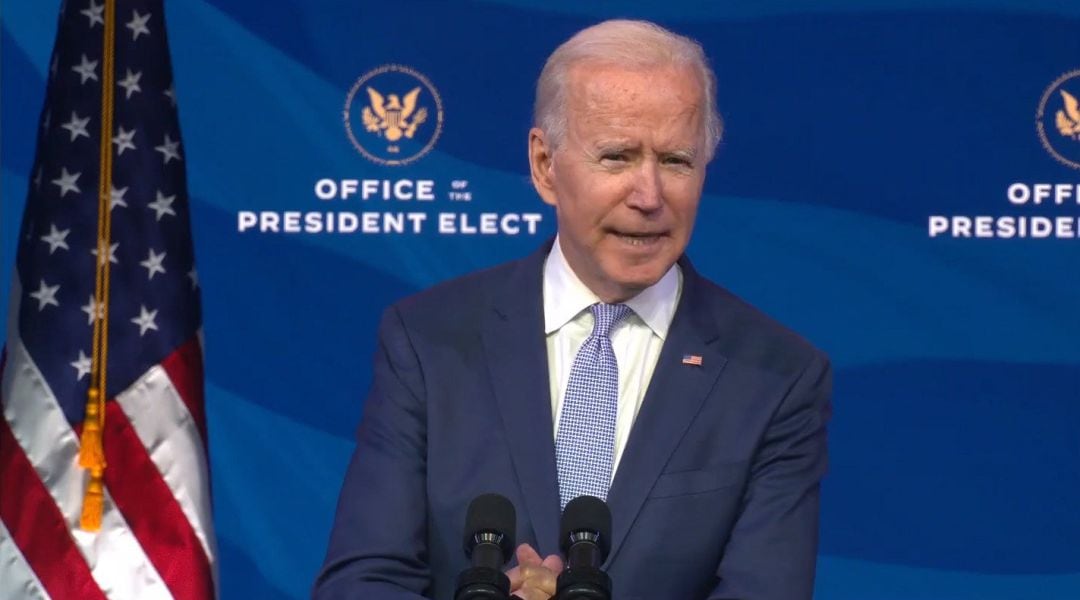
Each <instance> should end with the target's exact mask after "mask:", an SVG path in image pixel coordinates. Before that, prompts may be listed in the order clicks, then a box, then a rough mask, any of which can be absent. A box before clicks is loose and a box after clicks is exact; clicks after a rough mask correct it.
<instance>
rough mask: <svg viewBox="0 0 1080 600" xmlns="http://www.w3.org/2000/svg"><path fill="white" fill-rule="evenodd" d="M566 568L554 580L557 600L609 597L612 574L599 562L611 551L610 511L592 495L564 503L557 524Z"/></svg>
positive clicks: (585, 599) (604, 599) (601, 599)
mask: <svg viewBox="0 0 1080 600" xmlns="http://www.w3.org/2000/svg"><path fill="white" fill-rule="evenodd" d="M559 539H560V542H559V548H560V549H561V550H562V551H563V554H565V555H566V569H564V570H563V572H562V573H561V574H560V575H559V579H558V582H557V584H556V591H555V598H556V599H557V600H611V577H609V576H608V574H607V573H605V572H604V571H603V570H601V569H600V565H602V564H604V560H605V559H607V555H608V552H610V551H611V511H610V510H608V506H607V504H605V503H604V501H603V500H600V499H599V498H594V497H592V496H578V497H577V498H574V499H573V500H571V501H570V502H568V503H567V504H566V510H564V511H563V515H562V523H561V525H560V526H559Z"/></svg>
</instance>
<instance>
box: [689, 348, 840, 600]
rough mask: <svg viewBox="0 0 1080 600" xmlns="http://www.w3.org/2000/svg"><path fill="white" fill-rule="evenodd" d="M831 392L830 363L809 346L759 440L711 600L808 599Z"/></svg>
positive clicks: (823, 470) (812, 571)
mask: <svg viewBox="0 0 1080 600" xmlns="http://www.w3.org/2000/svg"><path fill="white" fill-rule="evenodd" d="M831 396H832V369H831V367H830V365H829V362H828V359H827V358H825V356H823V355H821V354H820V353H816V352H815V354H814V356H813V359H812V360H811V361H810V363H809V365H808V366H807V367H806V368H805V369H803V371H802V373H801V374H800V375H799V376H798V378H797V379H796V380H795V382H794V384H793V385H792V386H791V388H790V389H789V390H788V393H787V395H786V396H785V397H784V399H783V400H782V401H781V403H780V404H779V406H778V408H777V410H776V413H775V414H774V415H773V418H772V420H771V422H770V424H769V426H768V428H767V430H766V432H765V435H764V436H763V438H762V441H761V445H760V447H759V448H758V451H757V454H756V456H755V457H754V462H753V466H752V471H751V475H750V482H749V485H748V487H747V491H746V494H745V496H744V500H743V509H742V512H741V513H740V515H739V517H738V520H737V521H736V523H735V526H734V528H733V530H732V533H731V537H730V538H729V540H728V542H727V545H726V547H725V549H724V554H723V558H722V559H721V561H720V565H719V569H718V572H717V575H718V576H719V583H718V585H717V586H716V588H715V589H714V590H713V591H712V593H711V594H710V596H709V599H710V600H735V599H738V600H804V599H805V600H809V599H810V598H812V597H813V592H814V570H815V565H816V561H817V544H818V504H819V490H820V482H821V478H822V476H823V475H824V473H825V468H826V462H827V457H826V444H825V425H826V422H827V421H828V419H829V416H830V414H831V410H832V409H831Z"/></svg>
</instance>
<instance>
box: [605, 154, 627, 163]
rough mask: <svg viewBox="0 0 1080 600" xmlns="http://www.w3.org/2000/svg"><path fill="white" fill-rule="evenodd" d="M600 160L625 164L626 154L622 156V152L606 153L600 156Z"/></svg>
mask: <svg viewBox="0 0 1080 600" xmlns="http://www.w3.org/2000/svg"><path fill="white" fill-rule="evenodd" d="M600 160H610V161H617V162H625V161H626V154H623V153H622V152H606V153H604V154H603V155H601V156H600Z"/></svg>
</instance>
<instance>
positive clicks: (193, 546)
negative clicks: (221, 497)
mask: <svg viewBox="0 0 1080 600" xmlns="http://www.w3.org/2000/svg"><path fill="white" fill-rule="evenodd" d="M104 437H105V460H106V461H107V463H108V465H109V466H108V468H107V469H105V485H106V486H107V487H108V488H109V492H110V493H111V494H112V497H113V500H114V502H116V506H117V507H118V508H119V509H120V512H122V513H123V514H124V516H125V517H126V518H127V521H128V523H129V524H130V526H131V529H132V531H133V532H134V534H135V538H136V539H137V540H138V541H139V543H140V544H141V545H142V547H143V549H144V550H145V551H146V553H147V555H148V556H149V558H150V562H151V563H153V565H154V567H155V568H156V569H157V571H158V573H160V574H161V576H162V578H163V579H164V580H165V585H166V586H167V587H168V588H169V591H170V592H172V595H173V597H174V598H176V599H177V600H205V599H206V598H212V597H214V583H213V578H212V576H211V573H210V563H209V561H208V559H207V557H206V554H205V553H204V551H203V546H202V544H201V543H200V542H199V539H198V537H197V536H196V535H195V532H194V531H193V530H192V528H191V525H190V523H188V521H187V519H186V518H185V517H184V513H183V511H182V510H181V509H180V506H179V505H178V503H177V501H176V498H174V497H173V495H172V491H171V490H170V489H169V487H168V485H166V484H165V482H164V481H163V480H162V479H161V476H160V475H159V474H158V471H157V467H156V465H154V463H153V461H151V460H150V456H149V455H148V454H147V450H146V448H145V447H144V446H143V445H142V442H140V441H139V437H138V435H137V434H136V433H135V430H134V429H133V428H132V426H131V422H130V421H128V418H127V415H125V414H124V411H123V410H122V409H121V407H120V405H119V404H117V403H116V402H109V403H107V406H106V408H105V434H104Z"/></svg>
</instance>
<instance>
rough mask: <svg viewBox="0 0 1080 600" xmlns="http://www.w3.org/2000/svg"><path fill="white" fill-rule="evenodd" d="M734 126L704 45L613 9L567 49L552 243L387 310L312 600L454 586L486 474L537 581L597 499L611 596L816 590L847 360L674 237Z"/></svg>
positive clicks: (540, 168)
mask: <svg viewBox="0 0 1080 600" xmlns="http://www.w3.org/2000/svg"><path fill="white" fill-rule="evenodd" d="M719 134H720V121H719V117H718V116H717V114H716V110H715V82H714V77H713V75H712V72H711V71H710V70H709V68H708V66H707V64H706V62H705V58H704V55H703V53H702V51H701V48H700V47H699V46H698V45H697V44H696V43H695V42H693V41H691V40H689V39H687V38H683V37H680V36H677V35H675V34H672V33H671V32H668V31H666V30H664V29H662V28H660V27H658V26H656V25H653V24H651V23H645V22H634V21H608V22H605V23H601V24H599V25H596V26H594V27H591V28H588V29H586V30H584V31H582V32H580V33H578V34H577V35H576V36H574V37H573V38H572V39H571V40H569V41H568V42H566V43H565V44H563V45H562V46H560V47H559V48H558V49H557V50H556V51H555V52H554V53H553V54H552V56H551V57H550V58H549V59H548V62H547V64H546V65H545V67H544V70H543V73H542V74H541V76H540V81H539V83H538V86H537V101H536V127H534V128H533V129H532V131H531V132H530V134H529V160H530V166H531V171H532V181H533V184H534V185H535V187H536V190H537V192H538V193H539V194H540V197H541V198H542V199H543V201H544V202H546V203H548V204H551V205H552V206H554V207H555V210H556V214H557V220H558V229H559V231H558V236H557V238H556V240H555V241H554V242H553V243H552V242H549V243H548V244H547V245H545V246H544V247H543V248H541V249H540V251H539V252H537V253H536V254H534V255H533V256H531V257H528V258H526V259H524V260H521V261H517V262H513V263H510V264H507V265H503V266H499V267H496V268H494V269H491V270H488V271H484V272H481V273H476V274H473V275H470V276H467V277H464V278H462V279H459V280H456V281H452V282H449V283H446V284H443V285H440V286H437V287H435V288H433V289H431V290H429V291H427V292H424V293H422V294H419V295H417V296H414V297H412V298H408V299H406V300H404V301H402V302H400V303H398V304H396V305H394V306H392V307H390V308H389V309H388V310H387V311H386V313H385V314H384V316H383V321H382V325H381V329H380V343H379V350H378V352H377V358H376V361H375V372H374V383H373V387H372V390H371V394H370V396H369V398H368V400H367V404H366V406H365V413H364V418H363V421H362V423H361V426H360V429H359V431H358V436H357V437H358V443H357V449H356V453H355V455H354V457H353V461H352V463H351V465H350V466H349V470H348V473H347V475H346V480H345V484H344V487H343V489H342V493H341V500H340V503H339V506H338V513H337V519H336V522H335V525H334V530H333V533H332V535H331V540H330V547H329V551H328V554H327V558H326V564H325V566H324V568H323V571H322V573H321V574H320V575H319V578H318V580H317V581H316V586H315V591H314V595H315V597H317V598H386V599H402V600H404V599H418V598H421V597H431V598H438V599H444V598H446V599H449V598H452V597H453V592H454V579H455V577H456V575H457V574H458V572H460V571H461V569H463V568H464V567H465V566H466V563H465V557H464V554H463V551H462V548H461V534H462V528H463V525H464V519H465V509H466V506H467V505H468V503H469V501H470V500H471V499H472V498H473V497H475V496H476V495H478V494H481V493H485V492H496V493H500V494H502V495H504V496H506V497H507V498H509V499H510V500H511V501H512V502H513V503H514V505H515V506H516V508H517V516H518V524H517V530H518V539H519V541H521V542H524V544H523V545H522V546H521V547H519V549H518V552H517V565H516V566H515V567H514V568H513V569H511V571H510V578H511V582H512V587H513V589H514V590H515V593H516V594H517V595H518V596H519V597H521V598H523V599H525V600H533V599H534V598H538V599H547V598H549V597H550V596H551V595H552V594H553V592H554V590H555V577H556V575H557V573H558V571H559V570H560V569H561V568H562V561H561V560H560V558H559V557H558V556H557V552H558V545H559V542H558V540H557V539H556V538H557V532H558V523H559V517H560V509H561V507H562V506H565V503H566V502H567V501H568V500H569V499H571V498H572V497H575V496H577V495H580V494H583V493H588V494H590V495H596V496H599V497H601V498H605V497H606V501H607V503H608V505H609V506H610V508H611V512H612V520H613V532H612V539H611V552H610V555H609V557H608V560H607V562H606V564H605V569H606V570H607V571H608V573H609V574H610V575H611V578H612V580H613V582H614V597H615V598H617V599H618V600H630V599H632V598H641V599H649V600H653V599H660V598H671V599H677V600H690V599H699V598H701V599H704V598H711V599H720V598H728V599H734V598H738V599H742V600H799V599H803V598H810V597H811V595H812V588H813V576H814V565H815V554H816V547H817V523H818V491H819V482H820V479H821V477H822V475H823V473H824V471H825V463H826V458H825V423H826V420H827V418H828V413H829V396H830V392H831V370H830V368H829V365H828V361H827V359H826V358H825V357H824V356H823V355H822V354H821V353H820V352H818V351H817V350H815V349H814V348H813V347H811V346H810V345H809V344H807V343H806V342H805V341H803V340H802V339H800V338H798V337H797V336H795V335H794V334H792V333H790V332H788V331H787V330H785V329H783V328H782V327H780V326H779V325H777V324H775V323H774V322H772V321H771V320H769V319H768V318H767V317H765V316H763V315H762V314H761V313H759V312H758V311H756V310H755V309H753V308H752V307H750V306H748V305H746V304H745V303H743V302H741V301H740V300H738V299H737V298H735V297H734V296H732V295H731V294H729V293H728V292H726V291H724V290H722V289H720V288H719V287H717V286H715V285H714V284H712V283H710V282H708V281H706V280H705V279H703V278H702V277H701V276H700V275H698V274H697V273H696V272H695V271H694V269H693V268H692V266H691V265H690V263H689V261H688V260H686V259H685V257H683V256H682V255H683V251H684V249H685V248H686V245H687V242H688V241H689V238H690V233H691V230H692V228H693V224H694V217H695V215H696V211H697V205H698V201H699V199H700V197H701V190H702V185H703V183H704V178H705V166H706V164H707V163H708V161H709V160H710V159H711V157H712V153H713V151H714V149H715V147H716V143H717V140H718V138H719ZM542 556H546V558H542Z"/></svg>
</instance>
